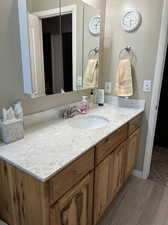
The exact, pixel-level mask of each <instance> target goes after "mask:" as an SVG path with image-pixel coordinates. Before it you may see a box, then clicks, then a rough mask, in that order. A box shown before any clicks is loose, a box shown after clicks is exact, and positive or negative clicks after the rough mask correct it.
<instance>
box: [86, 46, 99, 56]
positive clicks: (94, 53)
mask: <svg viewBox="0 0 168 225" xmlns="http://www.w3.org/2000/svg"><path fill="white" fill-rule="evenodd" d="M98 53H99V48H98V47H96V48H94V49H92V50H90V51H89V54H88V58H90V57H91V56H93V57H94V56H96V55H97V54H98Z"/></svg>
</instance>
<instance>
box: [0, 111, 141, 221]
mask: <svg viewBox="0 0 168 225" xmlns="http://www.w3.org/2000/svg"><path fill="white" fill-rule="evenodd" d="M140 121H141V115H138V116H137V117H135V118H134V119H133V120H131V121H130V122H129V123H127V124H125V125H123V126H122V127H120V128H119V129H118V130H116V131H115V132H114V133H112V134H111V135H109V136H108V137H106V138H105V139H104V140H103V141H101V142H100V143H98V144H97V145H96V146H95V147H94V148H92V149H90V150H88V151H87V152H86V153H84V154H83V155H81V156H80V157H79V158H78V159H76V160H75V161H73V162H72V163H70V164H69V165H67V166H66V167H65V168H64V169H62V170H61V171H60V172H59V173H58V174H56V175H55V176H54V177H52V178H51V179H49V180H48V181H46V182H41V181H39V180H37V179H36V178H34V177H32V176H31V175H29V174H27V173H24V172H22V171H21V170H19V169H17V168H16V167H14V166H11V165H9V164H8V163H6V162H4V161H2V160H0V218H2V219H3V220H4V221H6V222H7V223H8V224H9V225H93V224H94V225H96V224H97V223H98V221H99V220H100V218H101V216H102V215H103V214H104V212H105V210H106V209H107V207H108V206H109V205H110V204H111V202H112V201H113V199H114V198H115V196H116V195H117V193H118V191H119V190H120V188H121V187H122V186H123V184H124V183H125V182H126V180H127V178H128V177H129V175H130V174H131V173H132V171H133V169H134V166H135V163H136V154H137V151H138V146H139V134H140Z"/></svg>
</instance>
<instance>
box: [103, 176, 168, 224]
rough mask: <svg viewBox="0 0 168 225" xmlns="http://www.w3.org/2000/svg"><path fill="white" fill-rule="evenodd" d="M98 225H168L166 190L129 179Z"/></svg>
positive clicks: (152, 184)
mask: <svg viewBox="0 0 168 225" xmlns="http://www.w3.org/2000/svg"><path fill="white" fill-rule="evenodd" d="M99 225H168V188H167V187H165V186H162V185H159V184H158V183H155V182H153V181H150V180H142V179H139V178H136V177H131V178H130V179H129V181H128V183H127V184H126V185H125V187H124V188H123V189H122V190H121V192H120V193H119V195H118V196H117V198H116V199H115V200H114V202H113V203H112V204H111V206H110V207H109V209H108V210H107V212H106V213H105V215H104V217H103V218H102V220H101V221H100V223H99Z"/></svg>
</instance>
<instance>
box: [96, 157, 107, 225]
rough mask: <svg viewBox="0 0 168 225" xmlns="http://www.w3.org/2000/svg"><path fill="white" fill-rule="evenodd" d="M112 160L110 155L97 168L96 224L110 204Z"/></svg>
mask: <svg viewBox="0 0 168 225" xmlns="http://www.w3.org/2000/svg"><path fill="white" fill-rule="evenodd" d="M110 161H111V157H110V156H108V157H107V158H106V159H104V160H103V162H101V163H100V164H99V165H98V166H97V167H96V170H95V186H94V187H95V188H94V224H96V223H97V222H98V220H99V218H100V217H101V216H102V215H103V213H104V211H105V209H106V208H107V206H108V189H109V176H110V174H109V172H110Z"/></svg>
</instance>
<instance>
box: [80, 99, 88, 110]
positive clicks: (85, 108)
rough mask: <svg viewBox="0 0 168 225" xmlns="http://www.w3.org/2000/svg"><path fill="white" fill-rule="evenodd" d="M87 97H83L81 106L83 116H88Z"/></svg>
mask: <svg viewBox="0 0 168 225" xmlns="http://www.w3.org/2000/svg"><path fill="white" fill-rule="evenodd" d="M87 98H88V97H87V96H83V97H82V101H81V106H80V111H81V113H82V114H86V113H87V112H88V100H87Z"/></svg>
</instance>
